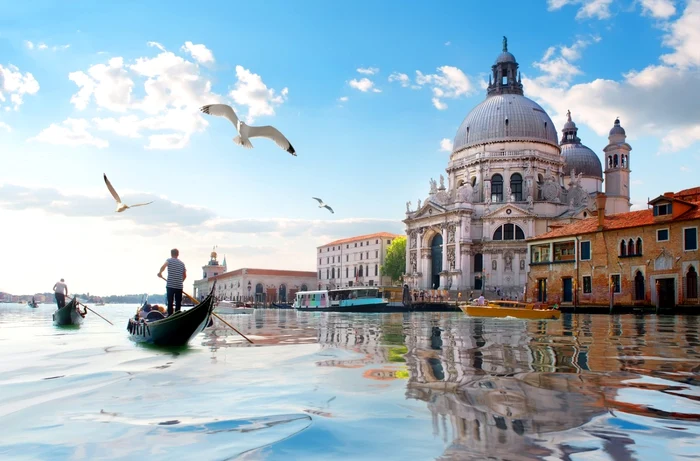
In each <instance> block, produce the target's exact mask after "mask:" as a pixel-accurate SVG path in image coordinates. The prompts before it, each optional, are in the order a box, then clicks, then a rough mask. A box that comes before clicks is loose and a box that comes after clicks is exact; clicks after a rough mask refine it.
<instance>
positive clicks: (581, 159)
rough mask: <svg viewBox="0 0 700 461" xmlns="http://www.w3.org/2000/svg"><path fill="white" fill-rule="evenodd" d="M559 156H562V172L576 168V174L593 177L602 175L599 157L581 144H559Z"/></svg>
mask: <svg viewBox="0 0 700 461" xmlns="http://www.w3.org/2000/svg"><path fill="white" fill-rule="evenodd" d="M561 156H562V157H564V173H567V174H568V173H569V172H570V171H571V170H576V174H578V173H583V175H584V176H593V177H595V178H601V179H602V177H603V165H602V164H601V163H600V158H598V156H597V155H596V153H595V152H593V151H592V150H591V149H589V148H588V147H586V146H584V145H583V144H564V145H563V146H561Z"/></svg>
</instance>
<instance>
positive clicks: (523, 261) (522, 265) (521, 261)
mask: <svg viewBox="0 0 700 461" xmlns="http://www.w3.org/2000/svg"><path fill="white" fill-rule="evenodd" d="M520 270H521V271H524V270H525V260H524V259H521V260H520Z"/></svg>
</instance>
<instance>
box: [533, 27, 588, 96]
mask: <svg viewBox="0 0 700 461" xmlns="http://www.w3.org/2000/svg"><path fill="white" fill-rule="evenodd" d="M599 41H600V37H598V36H592V37H589V38H586V39H584V38H579V39H577V40H576V41H575V42H574V43H573V44H572V45H571V46H566V45H558V46H550V47H549V48H547V51H545V53H544V56H542V59H541V60H539V61H537V62H535V63H533V66H534V67H535V68H536V69H539V70H540V71H541V72H542V73H543V75H541V76H539V77H537V80H538V83H540V84H542V85H554V86H568V85H569V83H570V82H571V80H573V78H574V77H576V76H577V75H581V74H582V73H583V72H581V70H580V69H579V68H578V67H577V66H575V65H574V64H572V62H573V61H577V60H578V59H580V58H581V53H582V51H583V50H584V49H585V48H586V47H588V46H589V45H591V44H592V43H597V42H599Z"/></svg>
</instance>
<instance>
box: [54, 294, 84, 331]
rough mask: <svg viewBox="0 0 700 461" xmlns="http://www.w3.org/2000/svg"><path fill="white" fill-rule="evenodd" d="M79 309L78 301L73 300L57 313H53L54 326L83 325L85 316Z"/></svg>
mask: <svg viewBox="0 0 700 461" xmlns="http://www.w3.org/2000/svg"><path fill="white" fill-rule="evenodd" d="M78 309H79V308H78V305H77V301H76V299H75V298H73V299H71V300H70V302H69V303H68V304H66V305H65V306H63V307H61V308H60V309H57V310H56V312H54V313H53V324H54V325H80V324H81V323H83V314H81V313H80V311H79V310H78Z"/></svg>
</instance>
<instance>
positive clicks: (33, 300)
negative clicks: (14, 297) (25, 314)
mask: <svg viewBox="0 0 700 461" xmlns="http://www.w3.org/2000/svg"><path fill="white" fill-rule="evenodd" d="M27 304H29V307H32V308H34V309H36V308H37V307H39V305H38V304H37V302H36V300H35V299H34V297H33V296H32V300H31V301H29V302H28V303H27Z"/></svg>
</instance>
